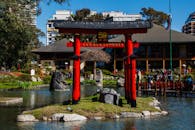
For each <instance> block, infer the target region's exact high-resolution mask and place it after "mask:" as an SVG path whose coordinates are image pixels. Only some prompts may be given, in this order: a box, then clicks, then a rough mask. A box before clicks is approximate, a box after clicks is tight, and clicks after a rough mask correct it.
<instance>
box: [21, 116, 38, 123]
mask: <svg viewBox="0 0 195 130" xmlns="http://www.w3.org/2000/svg"><path fill="white" fill-rule="evenodd" d="M17 121H19V122H31V121H38V120H37V119H36V118H35V117H34V116H33V115H30V114H22V115H18V116H17Z"/></svg>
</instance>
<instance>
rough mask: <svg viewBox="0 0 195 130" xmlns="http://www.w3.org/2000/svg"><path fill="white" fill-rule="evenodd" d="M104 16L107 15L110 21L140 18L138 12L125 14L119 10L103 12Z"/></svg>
mask: <svg viewBox="0 0 195 130" xmlns="http://www.w3.org/2000/svg"><path fill="white" fill-rule="evenodd" d="M102 14H103V16H104V17H106V16H109V17H111V18H112V21H135V20H140V19H142V16H141V15H140V14H126V13H123V12H120V11H111V12H103V13H102Z"/></svg>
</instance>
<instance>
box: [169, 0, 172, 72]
mask: <svg viewBox="0 0 195 130" xmlns="http://www.w3.org/2000/svg"><path fill="white" fill-rule="evenodd" d="M171 20H172V18H171V0H169V22H170V23H169V24H170V25H169V26H170V27H169V48H170V70H171V75H172V70H173V55H172V33H171Z"/></svg>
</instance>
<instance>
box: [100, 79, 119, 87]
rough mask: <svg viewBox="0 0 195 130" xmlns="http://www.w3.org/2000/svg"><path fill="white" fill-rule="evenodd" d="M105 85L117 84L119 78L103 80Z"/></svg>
mask: <svg viewBox="0 0 195 130" xmlns="http://www.w3.org/2000/svg"><path fill="white" fill-rule="evenodd" d="M103 85H104V86H116V85H117V80H103Z"/></svg>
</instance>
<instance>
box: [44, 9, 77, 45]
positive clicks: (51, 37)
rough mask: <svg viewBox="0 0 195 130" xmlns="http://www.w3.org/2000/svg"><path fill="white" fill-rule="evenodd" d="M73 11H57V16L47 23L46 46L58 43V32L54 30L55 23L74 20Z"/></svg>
mask: <svg viewBox="0 0 195 130" xmlns="http://www.w3.org/2000/svg"><path fill="white" fill-rule="evenodd" d="M72 14H73V13H72V11H70V10H57V11H56V14H54V15H53V16H52V18H51V19H49V20H48V22H47V27H46V28H47V35H46V45H49V44H52V43H54V42H55V41H56V36H57V35H59V33H58V30H57V29H55V28H54V26H53V23H54V21H56V20H57V21H61V20H72V19H71V15H72Z"/></svg>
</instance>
